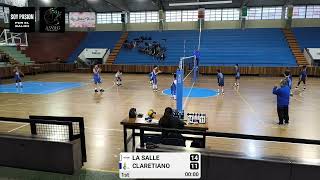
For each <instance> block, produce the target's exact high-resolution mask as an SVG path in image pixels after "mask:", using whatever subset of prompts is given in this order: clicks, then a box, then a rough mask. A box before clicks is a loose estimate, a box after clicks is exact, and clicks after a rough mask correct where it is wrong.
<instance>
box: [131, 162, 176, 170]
mask: <svg viewBox="0 0 320 180" xmlns="http://www.w3.org/2000/svg"><path fill="white" fill-rule="evenodd" d="M132 168H137V169H138V168H145V169H147V168H149V169H169V168H170V164H169V163H133V164H132Z"/></svg>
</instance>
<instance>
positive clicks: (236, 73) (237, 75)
mask: <svg viewBox="0 0 320 180" xmlns="http://www.w3.org/2000/svg"><path fill="white" fill-rule="evenodd" d="M234 71H235V82H234V87H239V85H240V68H239V64H236V65H235V66H234Z"/></svg>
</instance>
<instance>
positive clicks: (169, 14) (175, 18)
mask: <svg viewBox="0 0 320 180" xmlns="http://www.w3.org/2000/svg"><path fill="white" fill-rule="evenodd" d="M165 14H166V22H181V11H166V12H165Z"/></svg>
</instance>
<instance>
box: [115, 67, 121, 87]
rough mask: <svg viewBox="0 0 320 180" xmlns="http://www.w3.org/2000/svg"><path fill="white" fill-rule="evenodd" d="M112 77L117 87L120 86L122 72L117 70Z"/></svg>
mask: <svg viewBox="0 0 320 180" xmlns="http://www.w3.org/2000/svg"><path fill="white" fill-rule="evenodd" d="M114 76H115V80H116V85H117V86H120V85H122V71H121V70H118V71H117V73H116V74H115V75H114Z"/></svg>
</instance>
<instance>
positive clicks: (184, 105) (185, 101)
mask: <svg viewBox="0 0 320 180" xmlns="http://www.w3.org/2000/svg"><path fill="white" fill-rule="evenodd" d="M194 84H195V82H193V83H192V86H191V88H190V91H189V93H188V96H187V97H186V99H185V100H184V103H183V109H185V107H186V105H187V102H188V99H189V96H190V94H191V91H192V89H193V87H194ZM182 96H183V95H182ZM182 98H183V97H182Z"/></svg>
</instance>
